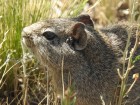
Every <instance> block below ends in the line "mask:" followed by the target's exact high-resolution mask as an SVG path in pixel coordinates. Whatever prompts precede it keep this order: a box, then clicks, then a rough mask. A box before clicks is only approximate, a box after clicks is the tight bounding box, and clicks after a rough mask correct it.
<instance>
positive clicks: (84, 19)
mask: <svg viewBox="0 0 140 105" xmlns="http://www.w3.org/2000/svg"><path fill="white" fill-rule="evenodd" d="M77 21H79V22H82V23H84V24H85V25H89V26H92V27H94V24H93V21H92V19H91V18H90V16H89V15H87V14H83V15H79V16H78V17H77Z"/></svg>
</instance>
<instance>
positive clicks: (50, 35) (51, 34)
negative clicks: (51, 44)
mask: <svg viewBox="0 0 140 105" xmlns="http://www.w3.org/2000/svg"><path fill="white" fill-rule="evenodd" d="M42 35H43V36H44V37H45V38H46V39H47V40H53V39H54V38H55V37H56V34H55V33H54V32H51V31H45V32H44V33H43V34H42Z"/></svg>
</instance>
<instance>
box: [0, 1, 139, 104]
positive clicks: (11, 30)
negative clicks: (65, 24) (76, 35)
mask: <svg viewBox="0 0 140 105" xmlns="http://www.w3.org/2000/svg"><path fill="white" fill-rule="evenodd" d="M99 1H100V2H99ZM126 1H127V2H129V5H130V10H133V11H136V8H135V6H134V5H132V4H133V3H135V5H137V4H138V3H137V2H138V1H139V0H126ZM133 1H134V2H133ZM119 2H120V0H115V1H113V0H98V1H97V2H94V3H93V4H97V5H94V6H93V7H94V8H90V9H89V11H88V13H89V14H90V15H92V14H94V16H93V17H95V18H96V19H98V22H97V23H98V24H100V25H107V24H109V23H114V22H116V21H117V17H116V13H114V11H115V12H116V7H117V5H118V3H119ZM86 3H87V0H61V1H58V0H0V11H1V13H0V104H1V105H5V104H6V105H27V104H29V102H31V103H32V104H39V105H41V104H43V103H47V104H50V103H55V99H54V96H55V94H54V93H53V91H52V90H53V87H52V86H51V84H50V83H49V82H50V81H49V76H48V74H47V71H46V69H45V68H42V67H41V66H40V65H39V63H38V62H37V61H36V59H34V57H33V56H32V55H30V54H29V53H25V52H26V49H24V50H22V46H21V31H22V29H23V27H25V26H27V25H30V24H32V23H34V22H36V21H39V20H43V19H46V18H54V17H73V16H77V15H79V14H80V13H81V12H82V11H83V8H84V9H85V7H86V6H85V5H86ZM91 7H92V6H91ZM77 8H78V9H77ZM135 16H137V20H138V21H139V12H137V11H136V12H132V15H131V18H130V20H129V21H130V22H131V21H132V20H133V21H134V19H135ZM128 42H129V41H128ZM126 52H127V50H126ZM131 53H132V56H133V51H132V52H131ZM23 58H24V59H23ZM131 58H132V57H130V60H131ZM137 59H140V57H139V56H138V57H137ZM131 66H132V64H130V66H129V67H128V68H127V69H129V68H131ZM124 71H125V70H124ZM118 73H119V71H118ZM124 74H125V73H124ZM119 75H120V77H122V76H123V74H121V73H119ZM44 77H47V78H44ZM46 83H47V84H49V85H46ZM125 84H126V82H125V81H123V83H122V89H123V87H124V86H123V85H125ZM132 84H133V83H132ZM48 87H51V88H48ZM132 87H133V86H132ZM130 89H131V87H130ZM128 92H129V89H128ZM68 94H70V96H71V95H73V94H74V93H73V91H71V89H68ZM123 95H124V94H122V96H120V101H119V103H118V104H117V105H121V103H122V100H123ZM68 97H69V96H68ZM68 97H66V98H68ZM73 98H74V99H75V97H74V96H73ZM74 99H73V101H72V102H74V101H75V100H74ZM65 103H70V101H69V98H68V101H66V100H63V104H64V105H65Z"/></svg>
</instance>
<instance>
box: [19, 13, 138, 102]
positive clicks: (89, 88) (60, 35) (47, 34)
mask: <svg viewBox="0 0 140 105" xmlns="http://www.w3.org/2000/svg"><path fill="white" fill-rule="evenodd" d="M129 30H130V25H128V24H123V23H122V24H115V25H111V26H107V27H105V28H102V29H95V28H94V23H93V21H92V20H91V18H90V16H89V15H80V16H78V17H75V18H58V19H48V20H45V21H40V22H37V23H34V24H32V25H30V26H27V27H25V28H24V29H23V31H22V41H23V43H24V44H25V45H26V46H27V47H28V48H29V49H30V50H31V51H32V53H33V54H34V55H35V57H36V58H37V59H38V60H39V61H40V62H41V64H42V65H44V66H45V67H47V70H48V71H49V74H50V75H52V83H53V85H54V88H55V91H56V93H57V94H58V95H60V96H62V93H63V91H62V90H63V85H62V60H63V62H64V64H63V79H64V87H65V90H66V89H67V88H68V84H69V79H68V77H69V75H70V77H71V80H70V81H71V83H72V84H74V89H75V92H76V98H77V99H76V105H102V102H103V101H104V102H105V103H106V105H109V104H110V103H111V102H112V101H113V97H114V94H115V91H116V87H119V81H120V79H119V76H118V74H117V69H118V68H119V69H120V70H122V56H123V54H122V52H123V51H124V49H125V46H126V42H127V38H128V34H129V32H130V31H129ZM131 34H132V38H131V45H130V48H129V49H131V48H132V47H133V45H134V43H135V34H136V29H135V28H134V29H132V32H131ZM138 54H140V46H139V47H138V49H137V51H136V54H135V55H138ZM136 63H137V64H136V65H135V67H134V69H133V70H132V72H131V73H130V78H129V80H130V81H131V82H130V83H132V81H133V80H132V74H134V73H140V62H139V61H137V62H136ZM138 81H140V80H138ZM138 81H137V82H136V84H135V86H134V88H133V89H132V91H131V92H130V93H129V94H128V99H127V101H125V103H126V105H140V82H138Z"/></svg>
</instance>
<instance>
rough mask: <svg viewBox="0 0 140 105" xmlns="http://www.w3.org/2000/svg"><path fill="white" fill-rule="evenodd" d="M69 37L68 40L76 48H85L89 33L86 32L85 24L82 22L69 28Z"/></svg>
mask: <svg viewBox="0 0 140 105" xmlns="http://www.w3.org/2000/svg"><path fill="white" fill-rule="evenodd" d="M69 30H70V31H69V33H68V34H69V37H68V38H67V40H66V42H67V43H68V44H69V46H70V47H71V48H72V49H74V50H83V49H84V48H85V47H86V45H87V33H86V32H85V25H84V24H83V23H81V22H78V23H76V24H74V25H73V26H72V27H71V29H69Z"/></svg>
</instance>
